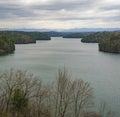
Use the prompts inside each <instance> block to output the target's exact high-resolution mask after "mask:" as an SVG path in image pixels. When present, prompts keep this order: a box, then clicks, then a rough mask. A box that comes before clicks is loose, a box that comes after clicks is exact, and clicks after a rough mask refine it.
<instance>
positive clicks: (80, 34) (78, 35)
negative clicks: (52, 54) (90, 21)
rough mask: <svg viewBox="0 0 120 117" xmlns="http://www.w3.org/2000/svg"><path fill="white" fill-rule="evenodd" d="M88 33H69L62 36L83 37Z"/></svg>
mask: <svg viewBox="0 0 120 117" xmlns="http://www.w3.org/2000/svg"><path fill="white" fill-rule="evenodd" d="M88 34H90V32H81V33H70V34H66V35H64V36H63V38H84V37H85V36H87V35H88Z"/></svg>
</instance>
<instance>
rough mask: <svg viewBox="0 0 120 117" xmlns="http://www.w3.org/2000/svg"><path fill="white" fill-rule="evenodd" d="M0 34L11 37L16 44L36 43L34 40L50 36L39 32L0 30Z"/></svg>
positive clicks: (47, 38)
mask: <svg viewBox="0 0 120 117" xmlns="http://www.w3.org/2000/svg"><path fill="white" fill-rule="evenodd" d="M0 35H7V36H9V37H11V38H12V39H13V40H14V41H15V43H16V44H28V43H36V40H50V37H49V36H48V35H47V34H45V33H41V32H23V31H0Z"/></svg>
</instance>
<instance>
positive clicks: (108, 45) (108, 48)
mask: <svg viewBox="0 0 120 117" xmlns="http://www.w3.org/2000/svg"><path fill="white" fill-rule="evenodd" d="M99 50H100V51H104V52H111V53H120V33H116V34H113V35H111V37H110V38H108V39H102V40H101V41H100V42H99Z"/></svg>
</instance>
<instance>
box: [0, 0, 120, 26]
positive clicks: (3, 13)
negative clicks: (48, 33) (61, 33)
mask: <svg viewBox="0 0 120 117" xmlns="http://www.w3.org/2000/svg"><path fill="white" fill-rule="evenodd" d="M27 2H28V3H26V2H24V1H21V0H14V1H13V0H6V1H5V0H0V23H3V22H4V23H5V21H6V24H7V21H10V20H14V21H15V20H16V22H15V24H16V25H17V20H19V19H21V21H23V22H30V21H31V20H33V22H34V25H35V24H36V23H35V22H44V24H45V23H48V25H50V24H49V22H50V21H53V22H56V23H55V24H56V27H57V23H60V22H61V24H60V25H62V24H63V23H62V22H64V21H65V22H67V21H68V24H69V26H68V24H67V27H71V26H70V25H71V23H70V21H76V22H77V23H78V24H79V25H78V26H79V27H80V26H83V24H84V26H83V27H86V26H89V25H88V24H89V22H93V24H94V23H95V22H96V25H97V24H98V26H99V24H100V26H101V24H105V23H106V24H107V25H108V22H109V21H110V22H112V23H113V25H112V26H113V27H114V26H116V23H115V22H117V24H119V23H120V2H119V0H115V1H113V2H109V0H105V1H104V0H101V1H99V0H71V1H68V0H64V1H58V0H48V1H46V2H45V1H44V2H43V3H42V2H40V1H38V0H35V2H33V1H32V0H30V1H29V0H27ZM29 2H31V3H29ZM78 21H79V22H78ZM80 22H81V24H80ZM8 24H10V23H8ZM85 24H87V25H85ZM114 24H115V25H114ZM13 25H14V22H13ZM37 25H38V23H37V24H36V26H37ZM58 25H59V24H58ZM96 25H95V26H96ZM8 26H10V25H8ZM32 26H33V25H32V21H31V27H32ZM50 26H51V25H50ZM54 26H55V25H54ZM74 27H75V28H77V27H76V25H75V26H74ZM119 27H120V25H119ZM46 28H47V27H46ZM58 28H59V27H58Z"/></svg>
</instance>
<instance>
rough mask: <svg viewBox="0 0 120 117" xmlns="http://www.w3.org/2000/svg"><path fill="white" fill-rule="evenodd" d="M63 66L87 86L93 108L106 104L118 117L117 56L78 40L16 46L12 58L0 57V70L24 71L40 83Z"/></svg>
mask: <svg viewBox="0 0 120 117" xmlns="http://www.w3.org/2000/svg"><path fill="white" fill-rule="evenodd" d="M64 66H66V67H67V68H68V70H69V71H70V72H71V73H72V76H73V78H82V79H83V80H85V81H88V82H90V83H91V85H92V86H93V88H94V92H95V93H94V95H95V100H96V104H97V103H99V102H101V101H106V102H107V103H108V107H109V108H111V110H114V111H115V112H118V113H119V109H120V72H119V70H120V55H119V54H111V53H103V52H99V51H98V45H97V44H86V43H81V42H80V39H63V38H61V37H60V38H59V37H57V38H52V40H51V41H37V43H36V44H27V45H21V44H20V45H16V51H15V53H14V54H9V55H7V56H0V70H6V69H9V68H15V69H24V70H28V71H29V72H32V73H34V74H35V75H37V76H38V75H39V76H40V77H41V79H42V80H43V81H44V82H50V81H53V80H55V79H56V76H57V70H58V68H59V67H64ZM118 117H119V116H118Z"/></svg>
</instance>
